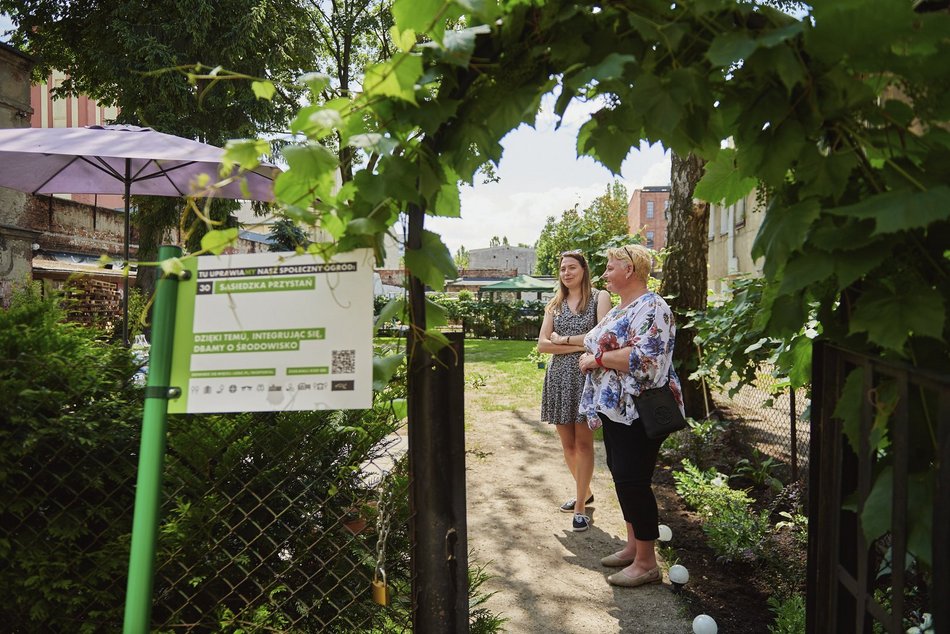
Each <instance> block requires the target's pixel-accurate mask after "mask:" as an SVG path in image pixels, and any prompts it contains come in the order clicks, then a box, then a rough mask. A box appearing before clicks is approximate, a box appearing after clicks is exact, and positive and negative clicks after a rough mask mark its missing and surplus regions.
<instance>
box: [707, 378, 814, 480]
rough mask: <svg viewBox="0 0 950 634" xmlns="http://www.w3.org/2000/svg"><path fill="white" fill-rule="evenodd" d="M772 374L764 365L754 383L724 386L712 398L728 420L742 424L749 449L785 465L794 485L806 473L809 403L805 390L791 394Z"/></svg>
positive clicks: (783, 383)
mask: <svg viewBox="0 0 950 634" xmlns="http://www.w3.org/2000/svg"><path fill="white" fill-rule="evenodd" d="M772 370H773V368H772V366H770V365H767V364H763V365H762V366H761V367H759V368H758V370H757V372H756V376H755V381H754V382H752V383H746V384H743V385H738V384H730V385H726V386H724V388H723V389H722V390H720V391H714V392H713V397H714V400H715V402H716V403H717V405H718V406H719V407H720V408H721V409H722V410H724V411H723V413H724V414H725V416H726V417H727V418H737V419H740V420H741V421H742V424H743V429H744V431H745V432H746V434H747V436H746V437H747V439H748V441H749V443H750V444H751V445H752V447H753V448H755V449H756V450H758V451H759V452H761V453H762V454H763V455H767V456H771V457H773V458H775V459H776V460H778V461H781V462H782V463H784V464H786V465H788V468H789V473H788V476H789V478H790V479H791V480H792V481H797V480H799V478H800V476H801V475H803V474H805V473H807V469H808V444H809V441H810V438H811V432H810V429H809V426H808V422H807V421H808V411H809V408H810V407H811V399H810V398H809V394H808V389H806V388H799V389H798V390H792V389H791V388H789V387H788V384H787V383H788V382H787V381H784V380H781V379H779V378H777V377H775V375H774V374H773V372H772ZM733 389H735V392H734V393H733V392H732V391H733Z"/></svg>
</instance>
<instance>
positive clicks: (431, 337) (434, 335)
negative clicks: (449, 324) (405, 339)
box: [422, 328, 451, 355]
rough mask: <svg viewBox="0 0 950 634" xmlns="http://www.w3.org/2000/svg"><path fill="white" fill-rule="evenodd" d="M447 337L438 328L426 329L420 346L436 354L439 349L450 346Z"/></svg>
mask: <svg viewBox="0 0 950 634" xmlns="http://www.w3.org/2000/svg"><path fill="white" fill-rule="evenodd" d="M450 345H451V343H450V342H449V339H448V337H446V336H445V335H444V334H442V333H441V332H439V331H438V330H431V329H428V328H427V329H426V331H425V338H424V339H423V340H422V347H423V348H425V349H426V350H428V351H429V354H431V355H437V354H438V353H439V350H441V349H442V348H445V347H447V346H450Z"/></svg>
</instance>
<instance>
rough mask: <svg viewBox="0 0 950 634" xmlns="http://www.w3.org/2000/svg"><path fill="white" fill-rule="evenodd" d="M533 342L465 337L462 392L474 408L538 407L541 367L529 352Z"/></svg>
mask: <svg viewBox="0 0 950 634" xmlns="http://www.w3.org/2000/svg"><path fill="white" fill-rule="evenodd" d="M537 345H538V344H537V342H536V341H500V340H495V339H466V340H465V391H466V392H467V393H468V394H469V395H470V396H471V398H472V399H473V403H472V404H473V405H474V407H475V408H477V409H481V410H485V411H496V412H497V411H504V410H515V409H536V410H538V412H540V409H541V386H542V385H543V384H544V370H542V369H540V368H538V365H537V363H536V362H535V361H532V360H531V359H529V358H528V353H530V352H531V351H532V350H534V349H535V348H536V347H537Z"/></svg>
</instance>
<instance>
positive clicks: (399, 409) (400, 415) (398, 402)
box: [389, 398, 409, 420]
mask: <svg viewBox="0 0 950 634" xmlns="http://www.w3.org/2000/svg"><path fill="white" fill-rule="evenodd" d="M389 404H390V405H391V406H392V408H393V416H394V417H395V418H396V420H404V419H405V418H406V416H408V415H409V401H407V400H406V399H404V398H394V399H393V400H391V401H390V402H389Z"/></svg>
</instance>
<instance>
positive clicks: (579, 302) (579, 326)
mask: <svg viewBox="0 0 950 634" xmlns="http://www.w3.org/2000/svg"><path fill="white" fill-rule="evenodd" d="M558 280H559V284H558V289H557V292H556V293H555V295H554V299H552V300H551V301H550V302H548V305H547V306H546V307H545V309H544V321H543V322H542V324H541V332H540V333H539V334H538V351H539V352H542V353H550V354H551V355H553V356H552V358H551V363H549V364H548V369H547V373H546V374H545V375H544V389H543V391H542V394H541V420H542V421H547V422H549V423H552V424H554V426H555V428H556V429H557V432H558V437H559V438H560V439H561V448H562V449H563V450H564V461H565V462H566V463H567V468H568V469H570V471H571V475H572V476H574V483H575V489H576V493H575V496H574V499H572V500H568V501H567V502H565V503H564V504H563V505H561V507H560V509H561V511H563V512H564V513H573V514H574V520H573V522H572V528H573V529H574V530H575V531H577V532H580V531H586V530H587V529H588V528H590V517H588V516H587V514H586V513H585V512H584V511H585V505H586V504H589V503H590V502H593V501H594V495H593V494H592V493H590V481H591V477H593V474H594V432H593V431H592V430H591V429H590V428H589V427H588V426H587V424H586V422H587V421H586V419H585V418H584V417H583V416H582V415H581V414H580V410H579V406H580V397H581V390H582V389H583V388H584V376H583V375H582V374H581V372H580V371H579V370H578V369H577V359H578V357H580V355H581V353H582V352H583V351H584V346H583V341H584V335H585V334H587V331H588V330H590V329H591V328H592V327H593V326H594V324H596V323H597V322H598V321H599V320H600V319H601V318H602V317H603V316H604V315H605V314H607V311H608V310H610V295H609V294H608V293H606V292H604V291H598V290H597V289H594V288H591V283H590V267H589V266H588V265H587V260H586V259H585V258H584V255H583V254H582V253H581V252H580V251H567V252H564V253H562V254H561V262H560V270H559V273H558Z"/></svg>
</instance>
